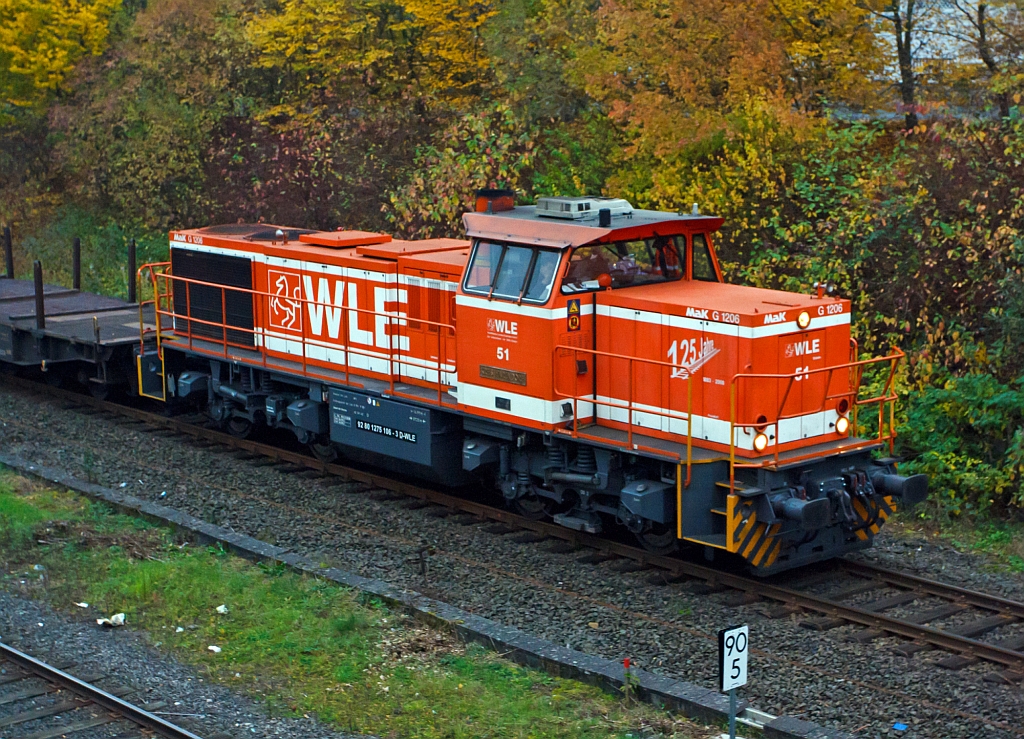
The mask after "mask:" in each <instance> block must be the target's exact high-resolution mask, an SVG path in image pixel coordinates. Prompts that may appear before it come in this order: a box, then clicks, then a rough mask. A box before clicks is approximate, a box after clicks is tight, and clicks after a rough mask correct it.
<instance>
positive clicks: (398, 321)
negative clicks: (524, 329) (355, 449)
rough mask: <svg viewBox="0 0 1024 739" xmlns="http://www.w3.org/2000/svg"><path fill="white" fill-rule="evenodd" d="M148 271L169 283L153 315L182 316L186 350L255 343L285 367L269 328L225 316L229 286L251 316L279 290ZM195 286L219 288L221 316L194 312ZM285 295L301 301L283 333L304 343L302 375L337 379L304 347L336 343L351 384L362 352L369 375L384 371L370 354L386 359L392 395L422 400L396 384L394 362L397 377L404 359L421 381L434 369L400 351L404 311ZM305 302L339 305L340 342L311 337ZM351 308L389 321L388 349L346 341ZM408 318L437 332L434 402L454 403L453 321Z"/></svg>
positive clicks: (225, 351) (268, 362)
mask: <svg viewBox="0 0 1024 739" xmlns="http://www.w3.org/2000/svg"><path fill="white" fill-rule="evenodd" d="M167 264H169V263H166V262H164V263H159V264H156V265H144V266H143V268H142V269H146V268H148V267H150V266H163V265H167ZM141 271H142V270H141V269H140V272H141ZM151 274H152V278H153V281H154V283H155V284H158V283H159V282H160V281H161V280H162V281H163V283H164V285H165V286H166V288H167V290H166V292H164V293H159V290H158V288H155V292H157V293H159V294H160V295H162V296H163V297H166V298H169V299H170V300H169V301H168V303H167V307H166V308H164V307H162V306H161V305H160V304H159V302H158V303H157V304H156V305H155V311H156V315H157V322H158V325H159V320H160V316H168V317H170V318H171V320H172V324H173V321H174V319H175V318H179V317H180V318H182V319H184V321H185V328H186V330H185V333H184V336H182V338H184V339H186V340H187V342H188V347H189V349H190V350H193V351H195V350H196V347H195V341H196V340H197V338H198V339H201V340H204V341H209V340H211V339H212V340H213V343H214V344H215V345H216V344H220V346H221V352H220V353H221V355H222V356H224V357H225V358H226V359H230V358H231V355H230V349H231V348H236V349H242V350H246V351H252V350H254V349H255V350H257V351H258V352H259V354H260V362H261V366H263V367H264V368H273V369H279V370H281V371H289V368H288V367H286V366H283V365H280V364H278V363H276V362H274V358H273V357H270V358H268V349H267V341H266V339H267V333H268V331H267V329H266V327H265V326H262V325H253V327H252V328H249V327H246V326H236V325H234V324H231V323H228V319H227V292H228V291H232V292H235V293H242V294H246V295H249V296H250V297H251V299H252V300H253V316H254V318H255V317H257V316H263V315H266V312H267V311H266V309H267V307H268V306H269V303H268V302H267V301H268V300H270V299H273V298H275V297H279V296H277V295H275V294H273V293H269V292H266V291H262V290H256V289H253V288H245V287H234V286H231V285H223V284H219V283H213V282H208V281H205V280H199V279H195V278H190V277H180V276H177V275H173V274H171V273H169V272H156V271H152V272H151ZM175 282H177V283H182V284H184V286H185V313H184V314H182V313H179V312H177V311H176V310H175V309H174V305H173V289H172V287H173V284H174V283H175ZM193 286H200V287H210V288H216V289H217V290H219V291H220V298H221V310H220V313H221V316H220V318H221V320H220V322H218V321H211V320H206V319H203V318H198V317H196V316H193V315H192V309H191V297H192V296H191V293H192V287H193ZM288 300H289V301H291V302H293V303H297V304H299V307H298V312H299V328H298V329H297V331H298V334H297V335H295V336H294V337H289V338H286V339H285V340H286V341H295V342H297V343H300V344H301V349H302V356H301V364H302V371H303V374H305V375H307V376H309V377H312V378H314V379H320V380H324V381H328V382H337V378H336V377H331V376H329V375H326V374H324V373H321V372H316V371H315V367H316V365H313V368H314V369H311V366H310V357H309V352H308V345H309V344H311V343H315V344H316V345H317V346H323V347H324V348H331V347H333V346H336V347H337V349H338V350H339V351H342V352H343V353H344V356H345V362H344V365H345V384H346V385H349V386H357V385H358V386H360V387H362V385H360V384H359V383H356V382H353V381H352V379H351V372H350V368H351V357H352V356H364V357H368V358H369V359H370V360H371V362H370V367H371V368H368V369H367V372H368V374H370V375H374V374H377V375H382V374H385V373H382V372H379V371H376V370H373V369H372V360H373V359H386V361H387V366H388V372H387V373H386V376H387V381H388V387H389V393H390V394H391V395H395V396H401V397H408V398H412V399H415V400H420V401H421V400H422V399H423V398H422V396H420V395H414V394H410V393H406V392H403V391H401V390H398V389H396V388H395V374H396V367H397V373H398V375H399V376H400V377H401V376H402V375H403V372H402V366H403V364H407V365H410V366H413V367H421V369H423V374H424V379H423V381H424V382H431V381H430V380H429V379H427V378H429V376H430V374H431V373H432V372H434V369H435V368H434V367H432V366H431V364H432V362H430V361H429V360H421V359H420V358H417V357H414V356H412V355H403V354H402V350H401V342H400V341H398V339H400V338H401V337H402V334H401V333H400V332H395V329H396V328H400V327H402V326H405V325H407V323H408V321H409V320H410V319H409V317H408V316H405V315H401V314H399V313H397V312H394V311H383V312H381V311H375V310H372V309H368V308H358V307H352V306H348V305H334V304H332V303H330V302H323V301H318V300H311V299H309V298H305V297H293V296H289V297H288ZM388 302H395V301H388ZM309 306H321V307H323V308H325V309H327V308H329V309H332V310H339V311H341V314H340V317H339V323H340V325H341V328H342V329H343V331H344V333H343V335H342V341H343V343H342V344H337V345H335V344H333V343H332V342H330V341H327V340H322V339H314V338H312V337H310V336H309V335H308V334H307V326H306V318H305V315H306V311H307V309H308V307H309ZM353 312H354V313H357V314H365V315H369V316H373V317H374V321H375V322H376V320H377V319H380V318H383V319H385V320H386V321H387V326H388V328H389V329H390V330H391V331H392V332H393V333H388V334H387V335H386V336H387V346H386V347H377V348H379V349H386V352H383V351H373V350H369V349H366V348H362V347H359V346H353V345H352V344H351V342H350V341H349V321H350V318H351V314H352V313H353ZM412 320H414V321H415V322H416V323H418V324H423V325H427V326H431V327H433V328H432V330H431V331H430V333H434V334H436V341H437V362H436V365H437V366H436V372H437V381H436V383H431V384H432V385H436V391H437V403H438V405H441V406H445V405H453V404H451V403H448V402H446V401H445V399H444V395H445V392H446V389H445V388H446V385H447V383H446V382H445V376H446V375H450V374H452V373H453V372H454V366H453V365H451V363H450V362H449V352H448V349H449V348H450V347H451V346H452V344H451V343H450V342H454V336H455V326H454V325H452V324H449V323H443V322H440V321H431V320H429V319H426V318H420V317H417V318H415V319H412ZM193 323H194V324H196V325H199V326H210V327H211V328H214V329H220V334H221V335H220V338H219V340H218V339H217V338H215V337H211V336H203V335H200V336H198V337H197V336H196V335H195V334H194V332H193ZM253 323H254V324H256V323H257V321H255V320H254V322H253ZM174 330H175V333H176V334H179V335H180V332H179V331H178V330H177V329H174ZM229 332H238V333H242V334H247V335H251V336H252V343H251V344H242V343H239V342H237V341H232V340H231V338H230V336H229ZM158 333H159V332H158ZM406 336H407V335H406ZM285 353H286V352H285ZM313 361H318V360H313ZM449 367H450V369H448V368H449ZM410 379H415V378H410Z"/></svg>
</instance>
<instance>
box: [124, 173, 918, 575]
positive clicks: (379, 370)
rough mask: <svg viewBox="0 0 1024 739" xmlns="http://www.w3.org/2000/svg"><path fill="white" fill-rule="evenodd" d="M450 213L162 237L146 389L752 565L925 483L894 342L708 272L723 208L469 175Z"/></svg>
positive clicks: (806, 304)
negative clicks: (464, 194) (864, 381)
mask: <svg viewBox="0 0 1024 739" xmlns="http://www.w3.org/2000/svg"><path fill="white" fill-rule="evenodd" d="M464 221H465V227H466V233H467V236H468V237H469V240H467V241H462V240H453V239H428V240H422V241H400V240H395V239H392V238H391V237H389V236H387V235H384V234H378V233H367V232H361V231H334V232H323V231H308V230H302V229H295V228H286V227H278V226H268V225H262V224H260V225H241V224H239V225H229V226H212V227H209V228H200V229H194V230H187V231H176V232H172V233H171V235H170V261H169V262H166V263H161V264H153V265H147V266H145V267H143V268H142V270H140V272H141V274H142V275H143V276H144V279H146V280H148V281H149V282H150V283H151V287H152V290H153V295H154V300H153V303H154V306H153V307H154V308H155V312H154V313H149V312H148V311H149V308H148V306H147V307H146V314H147V315H150V316H153V318H151V321H152V322H151V323H149V324H148V325H147V326H145V327H144V328H145V331H144V340H143V342H142V345H141V346H140V348H139V356H138V360H137V361H138V372H139V376H138V381H139V385H140V392H141V393H142V394H143V395H146V396H149V397H153V398H158V399H161V400H167V399H170V398H172V397H173V398H176V399H178V400H180V401H186V402H191V403H195V404H197V405H199V406H202V407H204V408H206V409H207V410H208V412H209V414H210V415H211V416H212V417H213V418H214V419H216V420H218V421H220V422H222V423H223V424H224V426H225V427H227V428H228V429H229V430H231V431H232V432H233V433H236V434H246V433H248V432H249V431H250V430H251V429H253V428H255V427H257V426H260V425H266V426H271V427H279V428H287V429H291V430H292V431H293V432H294V433H295V434H296V436H297V437H298V439H299V440H300V441H301V442H303V443H308V444H309V445H310V447H311V448H312V449H313V450H314V451H315V452H316V453H317V454H318V455H320V456H321V457H325V458H333V457H334V456H335V455H337V454H339V453H340V454H343V455H346V456H349V457H355V458H361V459H364V460H367V461H370V462H372V463H376V464H379V465H384V466H390V467H392V468H395V467H400V469H402V470H403V471H404V472H406V473H411V474H417V475H419V476H422V477H429V478H432V479H435V480H439V481H443V482H446V483H450V484H462V483H467V482H474V481H475V482H483V483H485V484H486V485H489V486H493V489H494V491H495V495H496V496H499V495H500V496H503V497H504V498H505V499H506V500H507V501H508V502H509V503H510V504H512V505H514V507H515V508H517V509H518V510H519V511H521V512H522V513H524V514H527V515H532V516H538V517H540V516H550V517H551V518H552V519H553V520H554V521H556V522H558V523H560V524H562V525H564V526H568V527H571V528H575V529H579V530H583V531H587V532H592V533H599V532H602V531H605V530H608V529H609V528H612V527H621V528H623V529H626V530H628V531H630V532H632V533H633V534H635V536H636V537H637V538H638V539H639V541H640V542H641V543H642V544H643V545H644V546H646V547H648V548H649V549H651V550H654V551H659V552H667V551H670V550H672V549H674V548H675V547H677V546H678V545H679V544H680V543H681V542H687V543H690V544H693V545H697V546H699V547H703V548H704V551H705V553H706V554H707V555H708V556H709V558H710V557H712V556H714V555H715V554H717V553H721V554H729V555H733V556H736V557H740V558H742V559H744V560H746V562H747V563H748V564H749V566H750V567H751V568H752V569H753V570H754V571H755V572H758V573H761V574H767V573H771V572H776V571H779V570H783V569H787V568H791V567H794V566H797V565H800V564H803V563H807V562H811V561H814V560H820V559H825V558H829V557H833V556H836V555H838V554H841V553H844V552H849V551H851V550H855V549H860V548H864V547H867V546H869V545H870V544H871V541H872V539H873V537H874V535H875V534H876V533H877V532H878V530H879V527H880V526H881V524H882V523H883V522H884V521H885V519H886V518H887V517H888V516H889V515H890V514H891V513H892V512H893V510H894V509H895V508H896V507H897V506H898V505H913V504H914V503H915V502H916V501H918V500H920V499H921V498H923V497H924V495H925V494H926V491H927V480H926V479H925V478H924V477H923V476H914V477H909V478H907V477H901V476H899V475H897V474H896V470H895V463H894V460H893V459H891V458H878V456H877V454H878V453H879V452H882V453H891V446H892V441H893V438H894V429H893V423H892V418H893V405H894V402H895V395H894V393H893V374H894V371H895V368H896V365H897V363H898V361H899V359H900V357H901V356H902V355H901V354H900V353H899V352H894V353H893V354H891V355H889V356H885V357H879V358H876V359H869V360H859V359H858V357H857V353H856V344H855V343H854V342H852V341H851V337H850V302H849V301H848V300H843V299H840V298H837V297H832V296H831V295H830V294H828V291H826V290H824V289H822V288H818V289H817V290H816V292H815V293H814V294H811V295H802V294H795V293H789V292H781V291H775V290H765V289H759V288H752V287H742V286H738V285H730V284H727V283H725V282H724V281H723V279H722V273H721V267H720V265H719V263H718V260H717V257H716V255H715V251H714V248H713V234H714V233H715V232H716V231H717V230H718V228H719V227H720V226H721V224H722V220H721V219H720V218H714V217H708V216H704V215H700V214H699V213H697V212H696V207H695V208H694V213H693V214H685V215H677V214H674V213H662V212H655V211H645V210H637V209H634V208H632V207H631V206H630V204H629V203H628V202H626V201H624V200H619V199H612V198H578V197H577V198H570V197H560V198H559V197H556V198H542V199H541V200H540V201H539V202H538V203H537V205H536V206H529V207H516V206H514V205H513V201H512V197H511V194H510V193H508V192H507V191H482V192H481V193H480V195H479V198H478V201H477V207H476V211H475V212H471V213H467V214H466V216H465V218H464ZM869 367H873V368H874V369H875V370H877V372H875V373H874V374H875V376H876V378H878V377H880V378H881V379H880V381H876V383H875V385H874V386H875V387H880V388H881V390H880V391H879V393H878V394H876V395H873V396H872V397H865V395H866V393H865V391H864V390H863V389H862V386H861V378H862V375H863V373H864V372H865V370H866V369H867V368H869ZM866 414H870V421H871V422H870V423H864V424H863V426H861V425H860V424H862V423H863V422H864V421H865V418H866ZM864 427H871V428H872V429H873V430H872V432H871V433H870V435H869V437H868V438H862V437H859V436H857V435H856V431H857V429H859V428H864Z"/></svg>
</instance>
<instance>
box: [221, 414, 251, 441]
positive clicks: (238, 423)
mask: <svg viewBox="0 0 1024 739" xmlns="http://www.w3.org/2000/svg"><path fill="white" fill-rule="evenodd" d="M226 426H227V430H228V433H229V434H231V435H232V436H234V437H235V438H237V439H248V438H249V436H250V435H251V434H252V430H253V424H252V421H250V420H249V419H248V418H239V417H238V416H232V417H231V418H229V419H228V422H227V424H226Z"/></svg>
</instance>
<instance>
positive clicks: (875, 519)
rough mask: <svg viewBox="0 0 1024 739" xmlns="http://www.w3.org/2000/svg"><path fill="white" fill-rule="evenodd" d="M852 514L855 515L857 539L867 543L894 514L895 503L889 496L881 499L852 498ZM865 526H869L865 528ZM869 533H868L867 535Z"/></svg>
mask: <svg viewBox="0 0 1024 739" xmlns="http://www.w3.org/2000/svg"><path fill="white" fill-rule="evenodd" d="M853 512H854V513H855V514H857V519H858V520H857V530H856V532H855V533H856V534H857V538H858V539H860V540H861V541H867V540H868V538H870V537H873V536H874V535H875V534H877V533H878V532H879V531H881V529H882V524H883V523H885V522H886V521H887V520H888V519H889V516H891V515H892V514H893V513H895V512H896V501H895V499H894V498H893V497H892V496H891V495H886V496H884V497H882V498H877V497H876V498H863V499H862V498H854V499H853ZM865 524H870V525H868V526H866V527H865ZM868 532H870V533H868Z"/></svg>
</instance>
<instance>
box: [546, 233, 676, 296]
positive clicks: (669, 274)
mask: <svg viewBox="0 0 1024 739" xmlns="http://www.w3.org/2000/svg"><path fill="white" fill-rule="evenodd" d="M681 254H686V241H685V240H684V237H681V236H657V237H655V238H650V239H643V240H639V241H616V242H614V243H611V244H588V245H587V246H580V247H577V248H576V249H575V250H574V251H573V253H572V257H570V259H569V269H568V271H567V272H566V274H565V278H564V279H563V280H562V292H563V293H566V294H569V293H577V292H585V291H587V290H596V289H598V288H599V287H613V288H616V287H628V286H632V285H649V284H651V283H654V282H672V281H674V280H680V279H682V278H683V276H684V275H685V274H686V265H685V263H684V261H683V258H682V257H681V256H680V255H681Z"/></svg>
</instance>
